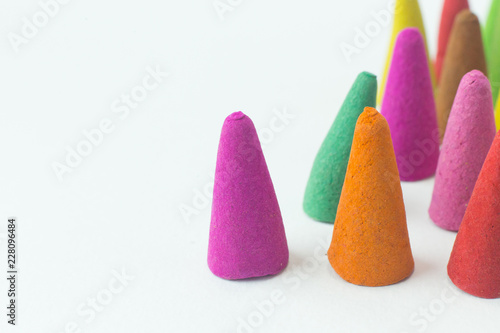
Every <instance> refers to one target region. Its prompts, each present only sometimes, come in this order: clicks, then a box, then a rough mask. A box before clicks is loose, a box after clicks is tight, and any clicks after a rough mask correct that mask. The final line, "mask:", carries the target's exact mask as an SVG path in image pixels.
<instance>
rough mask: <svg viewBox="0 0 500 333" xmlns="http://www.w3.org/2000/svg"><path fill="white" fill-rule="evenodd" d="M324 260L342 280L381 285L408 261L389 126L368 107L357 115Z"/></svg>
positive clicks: (401, 273)
mask: <svg viewBox="0 0 500 333" xmlns="http://www.w3.org/2000/svg"><path fill="white" fill-rule="evenodd" d="M328 259H329V260H330V263H331V265H332V267H333V268H334V269H335V271H336V272H337V273H338V274H339V275H340V276H341V277H342V278H343V279H344V280H346V281H348V282H351V283H353V284H357V285H363V286H372V287H375V286H385V285H389V284H393V283H396V282H399V281H401V280H403V279H405V278H407V277H408V276H409V275H410V274H411V273H412V271H413V267H414V262H413V256H412V253H411V248H410V241H409V238H408V230H407V226H406V214H405V207H404V203H403V194H402V191H401V184H400V181H399V175H398V168H397V164H396V157H395V155H394V150H393V148H392V142H391V135H390V131H389V126H388V124H387V122H386V121H385V119H384V117H383V116H382V115H381V114H380V113H378V112H377V110H375V109H373V108H366V109H365V111H364V112H363V113H362V114H361V115H360V116H359V119H358V122H357V124H356V129H355V131H354V139H353V143H352V149H351V156H350V159H349V164H348V166H347V173H346V177H345V182H344V187H343V188H342V195H341V197H340V202H339V207H338V211H337V218H336V219H335V224H334V229H333V237H332V243H331V245H330V249H329V250H328Z"/></svg>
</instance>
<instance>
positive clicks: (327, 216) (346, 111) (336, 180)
mask: <svg viewBox="0 0 500 333" xmlns="http://www.w3.org/2000/svg"><path fill="white" fill-rule="evenodd" d="M376 97H377V78H376V77H375V75H373V74H370V73H367V72H363V73H361V74H359V75H358V77H357V79H356V81H355V82H354V84H353V86H352V88H351V90H350V91H349V94H347V97H346V99H345V101H344V104H342V107H341V109H340V111H339V113H338V115H337V118H335V121H334V122H333V125H332V127H331V128H330V131H329V132H328V134H327V136H326V138H325V140H324V141H323V144H322V145H321V148H320V149H319V152H318V154H317V155H316V159H315V160H314V165H313V167H312V170H311V175H310V176H309V181H308V183H307V187H306V193H305V197H304V211H305V212H306V213H307V215H309V216H310V217H312V218H313V219H315V220H318V221H322V222H330V223H333V222H335V216H336V215H337V206H338V203H339V199H340V192H341V191H342V185H343V184H344V178H345V173H346V170H347V162H348V161H349V155H350V153H351V144H352V138H353V136H354V128H355V127H356V121H357V120H358V117H359V115H360V114H361V113H362V112H363V110H364V108H365V107H367V106H370V107H375V104H376Z"/></svg>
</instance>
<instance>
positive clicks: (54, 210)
mask: <svg viewBox="0 0 500 333" xmlns="http://www.w3.org/2000/svg"><path fill="white" fill-rule="evenodd" d="M42 1H44V2H46V1H48V0H42ZM227 1H228V0H226V1H224V2H225V3H227ZM390 2H391V1H389V0H377V1H373V0H371V1H368V0H365V1H360V0H358V1H331V0H330V1H326V0H318V1H295V0H274V1H262V0H253V1H237V0H232V1H231V3H233V4H234V5H233V6H232V9H233V10H232V11H230V12H227V13H225V15H224V20H222V19H221V18H220V16H219V15H218V13H217V11H216V10H215V9H214V7H213V0H204V1H199V0H198V1H180V0H178V1H172V0H167V1H163V2H160V1H152V0H146V1H130V0H121V1H97V0H86V1H81V0H72V1H71V2H69V3H68V4H66V5H61V6H60V8H59V12H58V13H57V14H56V15H54V17H51V18H50V19H49V21H48V23H47V24H46V25H45V26H44V27H42V28H39V31H38V33H36V34H35V35H34V36H32V37H31V38H29V39H27V43H25V44H23V45H21V46H20V47H19V50H18V52H15V51H14V48H13V47H12V45H11V43H10V42H9V39H8V36H9V33H15V34H21V29H22V26H23V17H27V18H28V19H30V20H31V19H32V17H33V15H35V14H36V13H38V12H40V10H41V9H40V5H39V4H38V1H37V0H29V1H28V0H22V1H20V0H1V10H0V22H1V23H0V36H3V37H2V38H0V57H1V61H0V73H1V79H0V82H1V85H2V86H1V88H2V89H1V91H2V94H1V98H0V142H1V144H0V153H1V156H2V159H1V161H0V220H2V221H4V222H2V223H1V224H0V225H3V226H2V227H1V228H0V233H4V234H5V231H6V224H7V222H6V219H7V217H8V216H12V215H14V216H17V218H18V219H19V233H20V236H19V240H20V249H19V251H20V256H21V258H20V268H19V271H20V278H19V290H20V291H19V299H18V303H19V309H18V310H19V312H18V326H17V327H15V328H12V327H7V325H6V316H5V312H6V309H5V306H6V304H7V297H6V290H7V285H6V280H5V279H4V278H2V279H1V281H2V282H1V283H0V288H1V291H0V304H1V309H3V310H0V312H1V313H0V318H1V323H0V327H1V328H0V331H2V332H23V333H24V332H26V333H27V332H30V333H37V332H47V333H49V332H51V333H61V332H103V333H104V332H106V333H109V332H122V333H125V332H134V333H135V332H237V329H238V325H240V324H241V322H243V321H244V322H245V323H247V324H248V323H249V322H250V323H251V324H253V325H254V326H255V327H250V330H249V329H248V327H247V329H246V330H245V329H243V330H240V331H242V332H246V331H248V332H251V331H253V332H447V331H450V332H472V331H481V332H498V327H499V322H500V319H498V318H499V317H498V313H499V312H500V300H484V299H479V298H476V297H473V296H470V295H467V294H465V293H463V292H461V291H459V290H458V289H457V288H455V287H454V286H452V285H451V284H450V282H449V280H448V277H447V274H446V264H447V261H448V258H449V254H450V251H451V248H452V245H453V241H454V238H455V236H456V234H455V233H452V232H447V231H444V230H441V229H439V228H438V227H436V226H434V224H433V223H432V222H431V221H430V219H429V217H428V214H427V209H428V206H429V202H430V196H431V192H432V184H433V180H432V179H429V180H426V181H422V182H417V183H404V184H403V191H404V197H405V204H406V209H407V217H408V228H409V232H410V238H411V244H412V249H413V254H414V258H415V272H414V273H413V275H412V276H411V277H410V278H409V279H407V280H405V281H403V282H401V283H399V284H396V285H393V286H388V287H382V288H367V287H359V286H354V285H351V284H349V283H347V282H345V281H343V280H342V279H341V278H340V277H339V276H338V275H337V274H336V273H335V272H334V271H333V269H332V268H331V266H330V265H329V263H328V261H327V260H326V256H325V255H324V254H325V253H326V249H325V246H328V243H329V241H330V238H331V234H332V229H333V226H332V225H329V224H322V223H318V222H313V221H312V220H310V219H309V218H308V217H307V216H306V215H305V214H304V213H303V211H302V208H301V206H302V197H303V193H304V188H305V184H306V181H307V178H308V175H309V171H310V168H311V165H312V162H313V159H314V156H315V154H316V152H317V150H318V148H319V146H320V144H321V142H322V140H323V138H324V136H325V134H326V132H327V131H328V129H329V127H330V125H331V123H332V121H333V119H334V117H335V115H336V113H337V111H338V109H339V107H340V105H341V104H342V102H343V99H344V97H345V95H346V93H347V91H348V89H349V88H350V86H351V84H352V83H353V81H354V79H355V77H356V76H357V74H358V73H359V72H360V71H363V70H367V71H371V72H373V73H375V74H377V75H379V74H380V73H381V71H382V68H383V65H384V61H385V56H386V52H387V46H388V41H389V36H390V32H391V28H390V26H387V27H383V28H382V29H381V32H380V33H379V34H378V35H376V36H375V37H373V38H370V44H369V45H368V46H367V47H365V48H363V49H362V50H360V53H359V54H356V55H354V56H353V57H352V59H351V60H352V61H351V62H350V63H349V62H348V61H347V60H346V58H345V57H344V56H343V54H342V52H341V51H340V44H341V43H342V42H345V43H350V44H353V43H354V37H355V29H357V28H359V29H364V28H365V26H366V24H367V23H368V22H373V21H374V19H373V18H372V17H371V15H370V13H371V12H372V11H380V10H383V9H386V8H387V5H388V3H390ZM488 3H489V1H487V0H471V5H472V8H473V10H474V11H476V12H477V14H478V15H479V16H480V18H481V20H482V21H483V22H484V18H485V16H486V13H487V8H488ZM421 6H422V11H423V13H424V16H425V18H424V19H425V24H426V27H427V33H428V39H429V47H430V50H431V52H432V53H433V54H435V52H436V44H437V32H438V24H439V16H440V11H441V6H442V2H441V1H431V0H422V1H421ZM148 67H150V68H156V67H158V68H160V69H161V70H162V71H165V72H168V73H169V77H168V78H166V79H164V80H163V82H162V83H161V84H160V85H159V86H158V87H157V88H156V89H154V90H153V91H151V92H149V94H148V96H147V98H146V99H145V100H144V101H143V102H141V103H140V105H139V106H138V107H137V108H136V109H134V110H131V112H130V114H129V115H128V117H125V119H121V118H119V115H120V114H117V113H113V111H112V107H111V105H112V103H113V102H114V101H115V100H116V99H119V98H120V96H121V95H122V94H128V93H130V91H131V89H133V88H134V87H137V86H138V85H141V83H142V80H143V78H144V77H145V76H146V75H147V70H146V68H148ZM285 109H286V110H287V112H288V113H291V114H293V116H294V118H293V119H290V121H289V123H288V124H287V125H286V126H285V127H284V129H283V130H281V131H279V132H273V133H271V134H272V137H271V136H270V135H269V131H267V132H266V130H265V128H269V124H270V122H271V121H272V119H273V117H275V113H274V111H276V110H278V111H279V112H283V110H285ZM238 110H242V111H244V112H245V113H246V114H247V115H249V116H250V117H251V118H252V119H253V121H254V123H255V125H256V127H257V129H258V130H259V133H261V134H262V133H264V132H266V133H267V135H268V136H267V137H266V139H264V138H262V137H261V139H262V141H266V142H267V144H266V145H265V148H264V152H265V156H266V159H267V162H268V167H269V170H270V172H271V176H272V178H273V181H274V185H275V188H276V192H277V196H278V200H279V202H280V205H281V210H282V214H283V219H284V223H285V228H286V233H287V238H288V243H289V248H290V263H289V266H288V268H287V269H286V270H285V271H284V273H282V274H281V275H279V276H275V277H272V278H264V279H256V280H251V281H225V280H222V279H219V278H217V277H215V276H214V275H213V274H212V273H211V272H210V271H209V269H208V267H207V264H206V255H207V243H208V229H209V220H210V207H209V205H210V203H209V202H205V201H204V200H203V198H201V199H200V198H199V197H197V195H196V193H198V191H201V192H203V191H204V190H205V188H210V183H211V181H212V179H211V177H212V176H213V173H214V168H215V160H216V152H217V146H218V140H219V135H220V129H221V126H222V123H223V121H224V118H225V117H226V116H227V115H229V114H230V113H232V112H234V111H238ZM273 110H274V111H273ZM105 118H107V119H110V120H111V121H112V122H113V126H114V130H113V132H112V133H109V134H106V135H105V136H104V139H103V140H102V142H101V143H100V144H99V145H98V146H97V147H94V148H93V151H92V152H91V153H90V154H89V155H88V156H86V157H84V158H83V160H82V161H81V163H80V165H78V166H77V167H75V168H73V169H72V172H71V173H66V174H64V176H63V180H62V181H59V179H58V178H57V176H56V174H55V173H54V171H53V167H52V165H53V163H54V162H59V163H65V158H66V154H67V150H66V148H67V147H72V148H73V149H75V148H76V147H77V145H78V144H80V143H81V142H83V140H85V137H84V135H83V134H82V132H83V131H90V130H92V129H95V128H97V127H98V126H99V123H100V122H101V121H102V119H105ZM194 200H197V201H198V202H197V208H196V209H197V214H196V215H192V216H190V217H189V218H183V216H182V215H181V213H180V208H181V207H186V206H190V207H193V204H194V203H193V201H194ZM0 242H2V244H0V247H1V249H2V250H1V251H2V252H1V253H2V254H1V255H0V257H1V258H2V260H1V261H2V263H1V265H0V267H2V272H5V257H6V255H5V240H4V239H2V238H0ZM315 253H320V254H322V255H321V256H320V259H316V257H315V256H314V255H315ZM122 270H124V271H125V272H126V274H128V275H129V276H132V277H133V280H131V281H129V282H127V285H126V286H125V287H123V288H122V290H121V292H119V293H117V294H114V295H112V299H111V300H109V299H106V298H105V296H109V295H110V293H109V292H108V291H106V290H107V289H108V288H109V284H110V283H114V282H115V280H114V273H113V272H114V271H118V272H121V271H122ZM1 276H4V273H1ZM273 291H274V292H277V293H281V294H282V296H281V298H280V300H281V302H280V304H276V305H274V308H273V309H267V310H266V309H264V311H262V310H259V304H264V305H265V304H267V305H268V302H269V301H270V300H271V294H272V293H273ZM96 296H100V297H101V300H102V299H103V297H104V299H105V300H106V302H108V301H109V304H107V305H105V306H103V307H102V308H99V309H100V311H99V312H97V311H95V317H92V318H91V316H90V315H89V314H88V312H87V315H83V316H82V315H80V314H79V313H78V309H79V308H80V309H82V307H83V309H87V311H88V309H89V308H88V307H87V305H86V303H87V302H88V299H89V298H96ZM443 299H444V300H446V302H445V301H444V300H443ZM271 310H272V311H271ZM263 312H264V313H263ZM271 312H272V313H271ZM423 312H428V313H429V315H428V316H427V317H425V316H424V315H423V314H422V313H423ZM73 325H74V326H76V328H72V326H73ZM68 327H69V329H67V328H68ZM6 328H7V329H6Z"/></svg>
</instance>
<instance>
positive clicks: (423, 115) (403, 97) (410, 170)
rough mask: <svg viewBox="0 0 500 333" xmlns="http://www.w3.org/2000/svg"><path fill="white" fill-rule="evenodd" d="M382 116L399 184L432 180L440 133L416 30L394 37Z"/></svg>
mask: <svg viewBox="0 0 500 333" xmlns="http://www.w3.org/2000/svg"><path fill="white" fill-rule="evenodd" d="M381 113H382V115H383V116H384V117H385V118H386V119H387V122H388V123H389V128H390V130H391V137H392V141H393V143H394V152H395V153H396V161H397V163H398V170H399V175H400V177H401V180H405V181H416V180H421V179H424V178H428V177H430V176H432V175H433V174H434V173H435V171H436V165H437V161H438V158H439V130H438V125H437V118H436V106H435V103H434V95H433V88H432V81H431V75H430V71H429V64H428V62H427V56H426V53H425V44H424V40H423V37H422V35H421V34H420V32H419V31H418V29H416V28H407V29H404V30H403V31H401V32H400V33H399V35H398V37H397V40H396V45H395V47H394V55H393V58H392V63H391V67H390V69H389V76H388V78H387V86H386V90H385V95H384V99H383V103H382V110H381Z"/></svg>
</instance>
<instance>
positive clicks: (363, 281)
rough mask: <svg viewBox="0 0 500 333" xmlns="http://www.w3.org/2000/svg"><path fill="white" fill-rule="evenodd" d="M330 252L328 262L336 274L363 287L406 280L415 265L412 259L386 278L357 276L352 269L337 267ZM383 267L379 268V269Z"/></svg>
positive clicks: (382, 285)
mask: <svg viewBox="0 0 500 333" xmlns="http://www.w3.org/2000/svg"><path fill="white" fill-rule="evenodd" d="M330 256H331V255H330V253H329V254H328V257H329V258H328V259H329V260H330V264H331V265H332V267H333V269H334V270H335V272H337V274H338V275H339V276H340V277H341V278H342V279H344V280H345V281H347V282H349V283H352V284H355V285H358V286H364V287H385V286H390V285H392V284H396V283H399V282H401V281H403V280H406V279H407V278H409V277H410V276H411V275H412V274H413V271H414V270H415V265H414V264H413V261H412V263H411V264H408V265H407V267H404V268H403V269H401V271H400V272H399V273H398V274H395V275H394V274H391V276H388V277H386V278H380V277H374V276H363V277H362V276H359V275H356V274H353V273H352V271H349V270H346V269H345V268H342V267H338V266H337V263H336V261H335V260H334V259H333V258H330ZM382 270H383V268H381V271H382Z"/></svg>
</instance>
